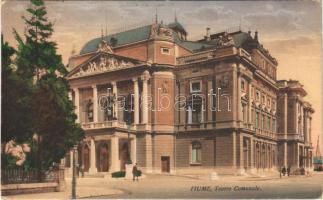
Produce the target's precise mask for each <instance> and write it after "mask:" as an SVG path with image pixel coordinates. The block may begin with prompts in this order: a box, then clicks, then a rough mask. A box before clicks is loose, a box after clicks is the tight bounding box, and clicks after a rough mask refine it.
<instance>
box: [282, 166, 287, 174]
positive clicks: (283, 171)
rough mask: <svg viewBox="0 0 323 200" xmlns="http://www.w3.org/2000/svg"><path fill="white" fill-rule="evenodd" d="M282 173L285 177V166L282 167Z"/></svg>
mask: <svg viewBox="0 0 323 200" xmlns="http://www.w3.org/2000/svg"><path fill="white" fill-rule="evenodd" d="M282 173H283V176H285V174H286V167H285V166H284V167H283V170H282Z"/></svg>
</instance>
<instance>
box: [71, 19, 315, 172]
mask: <svg viewBox="0 0 323 200" xmlns="http://www.w3.org/2000/svg"><path fill="white" fill-rule="evenodd" d="M187 38H188V33H187V32H186V30H185V29H184V28H183V26H182V25H181V24H180V23H179V22H178V21H177V19H175V20H174V22H173V23H170V24H163V23H162V22H160V23H159V22H157V20H156V22H155V23H153V24H150V25H147V26H143V27H138V28H135V29H131V30H127V31H124V32H119V33H114V34H110V35H105V36H103V35H102V36H101V37H98V38H95V39H92V40H89V41H88V42H87V43H86V44H85V45H84V46H83V48H82V49H81V51H80V53H79V54H78V55H74V56H72V57H71V58H70V60H69V64H68V67H69V74H68V77H67V78H68V80H69V83H70V86H71V91H70V98H71V99H72V100H73V102H74V104H75V106H76V109H75V112H76V114H77V116H78V119H77V120H78V122H79V123H80V124H81V126H82V128H83V129H84V130H85V133H86V137H85V139H84V141H83V142H82V145H80V146H79V150H78V161H79V164H80V166H81V167H82V168H83V169H84V171H85V173H88V174H97V173H111V172H115V171H120V170H124V169H125V165H126V164H127V163H128V161H129V160H131V161H132V163H137V164H138V167H139V169H141V170H142V171H143V172H144V173H177V174H181V173H182V174H184V173H210V172H213V171H215V172H217V173H220V174H237V173H238V174H241V173H248V172H257V171H262V172H263V171H273V170H275V169H276V167H277V166H278V163H279V162H278V159H282V158H280V157H278V150H279V148H280V146H279V148H278V146H277V144H278V143H277V141H278V139H279V138H278V134H277V120H278V119H277V117H278V115H277V95H278V94H279V93H280V91H285V90H281V88H280V84H279V85H277V83H276V71H277V65H278V63H277V61H276V59H275V58H273V57H272V56H271V55H270V53H269V51H268V50H266V49H265V48H264V47H263V45H262V44H260V42H259V40H258V33H257V32H255V33H251V32H250V31H249V32H243V31H241V30H240V29H239V28H238V29H235V30H226V31H223V32H218V33H213V34H212V33H211V30H210V29H206V31H203V30H201V39H200V40H196V41H189V40H188V39H187ZM296 93H297V92H296ZM291 95H292V93H291ZM289 96H290V94H289V93H288V98H289ZM303 108H304V110H305V108H307V107H306V106H305V104H304V107H303ZM302 112H303V111H302ZM310 112H311V111H309V113H310ZM304 120H305V118H304ZM302 123H303V122H302ZM288 124H289V123H288ZM304 129H305V128H304ZM283 133H285V132H283ZM287 135H289V133H288V134H287ZM308 137H310V136H308ZM284 141H285V140H284ZM295 142H296V141H295ZM287 143H288V145H287V146H288V149H291V148H292V147H289V141H288V142H287ZM279 144H280V143H279ZM293 144H295V145H296V146H297V150H298V149H300V148H302V152H304V153H306V152H309V151H307V150H310V148H309V146H308V145H306V144H307V143H302V144H300V143H299V142H296V143H293ZM282 145H283V144H282ZM295 149H296V147H295ZM306 149H307V150H306ZM302 155H305V154H302ZM69 156H71V154H70V155H68V156H67V157H66V160H65V163H66V166H67V167H69V166H70V161H71V160H70V159H69V158H70V157H69ZM295 159H297V158H296V157H295ZM293 162H294V161H293ZM295 162H296V161H295Z"/></svg>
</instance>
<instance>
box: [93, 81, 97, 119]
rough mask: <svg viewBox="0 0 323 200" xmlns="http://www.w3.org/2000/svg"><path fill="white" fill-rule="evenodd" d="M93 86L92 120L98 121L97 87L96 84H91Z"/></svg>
mask: <svg viewBox="0 0 323 200" xmlns="http://www.w3.org/2000/svg"><path fill="white" fill-rule="evenodd" d="M92 88H93V122H94V123H97V122H98V88H97V87H96V85H93V86H92Z"/></svg>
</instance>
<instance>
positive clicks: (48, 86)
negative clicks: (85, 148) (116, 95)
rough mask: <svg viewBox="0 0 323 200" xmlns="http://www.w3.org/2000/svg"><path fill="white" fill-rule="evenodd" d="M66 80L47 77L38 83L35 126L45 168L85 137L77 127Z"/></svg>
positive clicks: (34, 103)
mask: <svg viewBox="0 0 323 200" xmlns="http://www.w3.org/2000/svg"><path fill="white" fill-rule="evenodd" d="M67 91H68V85H67V82H66V80H65V79H63V78H60V77H56V76H53V75H49V74H48V75H46V76H44V77H42V79H41V80H40V81H39V82H38V84H37V85H36V88H35V93H34V96H33V102H32V108H33V109H32V110H33V113H32V114H33V119H34V127H35V130H37V133H38V134H39V135H41V136H42V146H44V147H46V148H43V150H42V154H43V155H42V156H43V157H44V158H46V159H44V163H43V165H44V166H45V167H46V168H48V167H49V166H51V164H52V163H53V162H59V160H60V159H61V158H62V157H63V156H64V155H65V153H66V151H67V150H68V149H69V148H71V147H72V146H73V145H74V144H75V143H76V142H78V141H80V140H81V139H82V138H83V137H84V135H83V130H82V129H81V127H80V126H79V125H78V124H75V119H76V115H75V114H74V113H73V109H74V106H73V104H72V102H71V101H70V100H69V99H68V94H67Z"/></svg>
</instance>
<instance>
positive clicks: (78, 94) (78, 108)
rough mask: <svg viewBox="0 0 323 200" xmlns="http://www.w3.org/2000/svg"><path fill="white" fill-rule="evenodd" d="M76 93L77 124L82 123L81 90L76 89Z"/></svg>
mask: <svg viewBox="0 0 323 200" xmlns="http://www.w3.org/2000/svg"><path fill="white" fill-rule="evenodd" d="M73 90H74V93H75V114H76V116H77V118H76V123H80V122H81V119H80V90H79V88H74V89H73Z"/></svg>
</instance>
